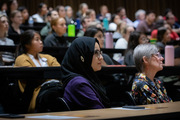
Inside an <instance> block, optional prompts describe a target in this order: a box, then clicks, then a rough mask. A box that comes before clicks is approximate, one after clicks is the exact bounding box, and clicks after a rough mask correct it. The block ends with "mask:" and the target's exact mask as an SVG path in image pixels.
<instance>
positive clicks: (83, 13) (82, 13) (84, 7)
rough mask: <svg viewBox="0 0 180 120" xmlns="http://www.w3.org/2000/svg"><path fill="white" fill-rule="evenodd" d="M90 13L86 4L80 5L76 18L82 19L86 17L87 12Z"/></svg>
mask: <svg viewBox="0 0 180 120" xmlns="http://www.w3.org/2000/svg"><path fill="white" fill-rule="evenodd" d="M87 11H88V5H87V4H86V3H81V4H80V5H79V11H78V12H77V13H76V18H80V19H82V18H83V17H86V12H87Z"/></svg>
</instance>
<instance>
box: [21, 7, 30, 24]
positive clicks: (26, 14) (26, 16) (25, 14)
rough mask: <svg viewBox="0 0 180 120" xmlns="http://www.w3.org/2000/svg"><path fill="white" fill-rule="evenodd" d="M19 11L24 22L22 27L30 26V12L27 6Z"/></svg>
mask: <svg viewBox="0 0 180 120" xmlns="http://www.w3.org/2000/svg"><path fill="white" fill-rule="evenodd" d="M18 10H19V11H20V12H21V15H22V18H23V21H22V25H29V12H28V9H27V8H26V7H25V6H20V7H19V8H18Z"/></svg>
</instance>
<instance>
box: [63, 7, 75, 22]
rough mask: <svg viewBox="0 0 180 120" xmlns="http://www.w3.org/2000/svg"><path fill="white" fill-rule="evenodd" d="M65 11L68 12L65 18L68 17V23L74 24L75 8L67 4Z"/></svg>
mask: <svg viewBox="0 0 180 120" xmlns="http://www.w3.org/2000/svg"><path fill="white" fill-rule="evenodd" d="M65 12H66V17H65V19H66V24H67V25H68V24H72V23H74V20H73V19H74V18H73V9H72V7H71V6H66V7H65Z"/></svg>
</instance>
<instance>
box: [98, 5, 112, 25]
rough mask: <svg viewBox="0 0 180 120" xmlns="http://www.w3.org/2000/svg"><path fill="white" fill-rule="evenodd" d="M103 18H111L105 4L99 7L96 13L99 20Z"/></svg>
mask: <svg viewBox="0 0 180 120" xmlns="http://www.w3.org/2000/svg"><path fill="white" fill-rule="evenodd" d="M104 18H107V19H108V21H110V20H111V13H109V11H108V7H107V6H106V5H102V6H101V7H100V14H99V15H97V19H98V20H100V21H101V22H102V21H103V19H104Z"/></svg>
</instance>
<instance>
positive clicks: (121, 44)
mask: <svg viewBox="0 0 180 120" xmlns="http://www.w3.org/2000/svg"><path fill="white" fill-rule="evenodd" d="M131 32H134V27H132V26H126V27H125V28H124V29H123V32H122V36H123V37H122V38H120V39H118V40H117V42H116V44H115V49H127V46H128V40H129V36H130V33H131ZM113 59H114V60H116V61H117V62H119V63H120V64H124V56H122V54H121V53H115V54H114V56H113Z"/></svg>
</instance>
